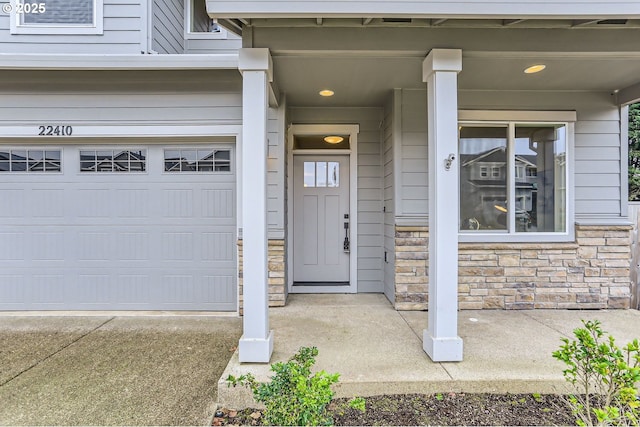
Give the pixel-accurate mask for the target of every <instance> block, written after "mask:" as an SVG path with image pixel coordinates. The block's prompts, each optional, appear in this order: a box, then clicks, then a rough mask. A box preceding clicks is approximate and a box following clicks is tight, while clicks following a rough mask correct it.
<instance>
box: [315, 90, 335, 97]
mask: <svg viewBox="0 0 640 427" xmlns="http://www.w3.org/2000/svg"><path fill="white" fill-rule="evenodd" d="M318 93H319V94H320V96H333V95H335V92H334V91H332V90H331V89H323V90H321V91H320V92H318Z"/></svg>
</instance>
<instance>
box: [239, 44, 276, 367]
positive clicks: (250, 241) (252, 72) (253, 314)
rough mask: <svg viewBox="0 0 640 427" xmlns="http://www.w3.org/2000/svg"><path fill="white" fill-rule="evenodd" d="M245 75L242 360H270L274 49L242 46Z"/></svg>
mask: <svg viewBox="0 0 640 427" xmlns="http://www.w3.org/2000/svg"><path fill="white" fill-rule="evenodd" d="M238 59H239V60H238V62H239V65H238V69H239V70H240V72H241V73H242V144H243V150H242V182H243V183H245V184H244V185H243V188H242V206H243V210H242V226H243V230H242V241H243V257H242V262H243V272H242V274H243V296H244V298H243V300H244V318H243V334H242V337H241V338H240V343H239V345H238V352H239V359H240V362H241V363H242V362H250V363H268V362H269V360H270V359H271V354H272V353H273V331H271V330H269V296H268V288H269V287H268V279H267V274H268V273H267V271H268V264H267V244H268V243H267V242H268V240H267V148H268V143H267V113H268V105H269V82H270V81H272V80H273V75H272V70H273V65H272V61H271V55H270V53H269V49H264V48H260V49H240V53H239V58H238Z"/></svg>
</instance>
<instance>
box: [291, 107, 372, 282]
mask: <svg viewBox="0 0 640 427" xmlns="http://www.w3.org/2000/svg"><path fill="white" fill-rule="evenodd" d="M383 116H384V112H383V110H382V109H381V108H292V109H291V110H290V117H289V119H290V121H291V123H294V124H322V123H328V124H354V123H355V124H359V125H360V134H359V135H358V292H383V290H384V288H383V275H384V273H383V264H384V258H383V257H384V253H383V250H382V248H383V244H384V236H383V229H384V217H383V212H382V207H383V175H382V170H383V168H382V152H381V146H382V144H381V132H380V122H381V121H382V120H383Z"/></svg>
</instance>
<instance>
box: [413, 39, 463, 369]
mask: <svg viewBox="0 0 640 427" xmlns="http://www.w3.org/2000/svg"><path fill="white" fill-rule="evenodd" d="M422 67H423V68H422V80H423V81H424V82H426V83H427V116H428V117H427V123H428V145H429V150H428V152H429V324H428V329H426V330H425V331H424V339H423V348H424V351H425V352H426V353H427V354H428V355H429V357H430V358H431V360H433V361H434V362H457V361H461V360H462V339H461V338H460V337H459V336H458V216H459V214H458V212H459V203H460V202H459V200H458V196H457V195H458V192H459V188H458V179H459V178H458V165H459V164H460V162H459V155H458V73H459V72H460V71H461V70H462V50H460V49H433V50H431V52H429V54H428V55H427V57H426V59H425V60H424V61H423V63H422Z"/></svg>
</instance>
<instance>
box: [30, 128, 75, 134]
mask: <svg viewBox="0 0 640 427" xmlns="http://www.w3.org/2000/svg"><path fill="white" fill-rule="evenodd" d="M71 134H73V127H72V126H38V135H41V136H71Z"/></svg>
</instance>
